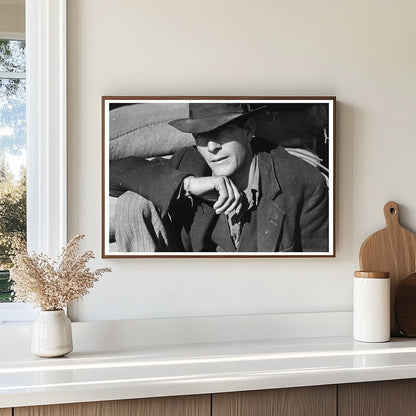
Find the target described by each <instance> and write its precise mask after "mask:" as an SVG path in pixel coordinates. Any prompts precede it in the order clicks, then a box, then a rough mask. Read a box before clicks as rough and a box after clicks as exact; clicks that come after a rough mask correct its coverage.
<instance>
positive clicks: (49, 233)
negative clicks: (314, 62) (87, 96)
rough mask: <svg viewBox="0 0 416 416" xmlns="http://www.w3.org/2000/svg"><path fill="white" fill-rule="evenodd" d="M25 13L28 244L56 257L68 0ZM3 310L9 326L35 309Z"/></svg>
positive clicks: (32, 5)
mask: <svg viewBox="0 0 416 416" xmlns="http://www.w3.org/2000/svg"><path fill="white" fill-rule="evenodd" d="M25 15H26V16H25V18H26V80H27V83H26V86H27V87H26V92H27V106H26V117H27V120H26V126H27V165H26V169H27V224H28V226H27V243H28V250H29V252H32V251H36V252H42V253H45V254H47V255H49V256H51V257H56V256H57V254H58V253H59V251H60V249H61V248H62V247H63V246H64V245H65V244H66V242H67V148H66V146H67V139H66V136H67V121H66V112H67V103H66V100H67V93H66V88H67V86H66V0H25ZM26 306H27V305H26ZM1 307H2V310H0V312H2V314H3V312H4V314H3V316H6V318H7V322H11V321H14V322H18V321H27V320H32V319H33V309H32V308H31V307H23V305H21V304H13V303H10V304H2V305H1ZM5 308H7V310H6V309H5ZM3 321H4V319H3ZM0 323H1V321H0Z"/></svg>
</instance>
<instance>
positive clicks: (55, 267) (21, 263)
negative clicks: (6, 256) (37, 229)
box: [10, 234, 111, 311]
mask: <svg viewBox="0 0 416 416" xmlns="http://www.w3.org/2000/svg"><path fill="white" fill-rule="evenodd" d="M83 238H84V235H81V234H78V235H76V236H75V237H73V238H72V240H71V241H70V242H69V243H68V244H67V245H66V246H65V247H64V248H63V249H62V253H61V255H60V256H59V257H58V260H57V261H53V260H52V259H51V258H50V257H48V256H46V255H45V254H36V253H33V254H32V255H29V254H28V253H27V251H26V250H22V251H20V252H17V253H16V254H15V255H14V257H13V259H12V262H13V267H12V268H11V270H10V279H11V280H12V281H13V286H12V290H13V291H14V294H15V298H14V301H15V302H29V303H34V304H35V305H37V306H38V307H39V308H40V309H41V310H45V311H56V310H60V309H62V308H64V307H66V306H68V305H69V304H70V303H71V302H72V301H74V300H77V299H81V298H82V297H83V296H84V295H86V294H87V293H88V292H89V289H91V288H92V287H93V286H94V283H95V282H96V281H97V280H98V279H99V277H100V276H101V275H102V274H103V273H105V272H111V269H109V268H103V269H97V270H95V271H91V270H90V269H89V268H88V267H87V262H88V261H89V260H90V259H93V258H94V253H93V252H92V251H87V252H85V253H84V254H78V252H79V244H80V240H82V239H83Z"/></svg>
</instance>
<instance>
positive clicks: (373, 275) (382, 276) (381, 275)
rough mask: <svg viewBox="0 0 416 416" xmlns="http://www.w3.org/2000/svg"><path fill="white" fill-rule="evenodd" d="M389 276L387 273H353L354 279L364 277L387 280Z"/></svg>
mask: <svg viewBox="0 0 416 416" xmlns="http://www.w3.org/2000/svg"><path fill="white" fill-rule="evenodd" d="M389 276H390V274H389V272H362V271H356V272H354V277H365V278H367V279H388V278H389Z"/></svg>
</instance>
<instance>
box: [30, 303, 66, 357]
mask: <svg viewBox="0 0 416 416" xmlns="http://www.w3.org/2000/svg"><path fill="white" fill-rule="evenodd" d="M31 351H32V353H33V354H35V355H39V357H48V358H51V357H61V356H63V355H65V354H69V353H70V352H71V351H72V328H71V321H70V320H69V318H68V317H67V316H66V315H65V312H64V311H63V310H59V311H40V312H39V317H38V319H37V320H36V321H35V323H34V325H33V333H32V346H31Z"/></svg>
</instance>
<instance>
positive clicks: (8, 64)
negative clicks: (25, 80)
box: [0, 39, 26, 72]
mask: <svg viewBox="0 0 416 416" xmlns="http://www.w3.org/2000/svg"><path fill="white" fill-rule="evenodd" d="M0 72H26V55H25V41H24V40H8V39H0Z"/></svg>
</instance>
